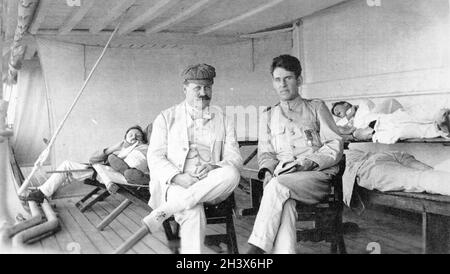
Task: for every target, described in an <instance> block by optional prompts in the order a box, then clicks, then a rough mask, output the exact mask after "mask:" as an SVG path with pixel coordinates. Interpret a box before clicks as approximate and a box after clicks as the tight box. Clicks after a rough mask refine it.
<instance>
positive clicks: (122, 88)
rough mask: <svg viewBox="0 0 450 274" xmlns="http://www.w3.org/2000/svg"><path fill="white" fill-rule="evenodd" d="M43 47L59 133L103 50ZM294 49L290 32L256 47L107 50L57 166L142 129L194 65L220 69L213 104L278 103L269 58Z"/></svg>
mask: <svg viewBox="0 0 450 274" xmlns="http://www.w3.org/2000/svg"><path fill="white" fill-rule="evenodd" d="M38 45H39V56H40V59H41V64H42V66H43V71H44V77H45V79H46V82H47V86H48V89H49V96H50V99H51V100H50V101H51V109H52V111H51V112H52V116H53V117H52V121H53V125H54V126H53V129H55V128H56V126H57V125H58V124H59V122H60V121H61V120H62V118H63V117H64V115H65V113H66V111H67V109H68V108H69V106H70V104H71V103H72V101H73V100H74V98H75V96H76V93H77V92H78V91H79V89H80V87H81V85H82V83H83V81H84V79H85V77H86V76H87V75H88V73H89V71H90V69H91V68H92V66H93V64H94V63H95V61H96V59H97V58H98V56H99V55H100V52H101V48H97V47H85V46H82V45H73V44H65V43H61V42H56V41H49V40H38ZM291 45H292V42H291V38H290V34H281V35H276V36H273V37H268V38H265V39H259V40H255V41H254V44H253V47H252V43H251V42H250V41H249V42H244V43H238V44H231V45H225V46H218V47H186V48H183V49H179V48H176V49H159V50H158V49H157V50H138V49H117V48H116V49H108V51H107V53H106V55H105V56H104V58H103V60H102V61H101V63H100V65H99V66H98V68H97V71H96V72H95V74H94V75H93V77H92V78H91V80H90V83H89V84H88V86H87V87H86V89H85V91H84V94H83V96H82V97H81V99H80V101H79V103H78V105H77V106H76V107H75V109H74V111H73V113H72V114H71V115H70V117H69V119H68V120H67V122H66V124H65V126H64V127H63V130H62V131H61V133H60V136H59V137H58V141H57V142H56V143H55V150H54V152H55V155H54V161H53V163H54V164H59V163H60V162H61V161H63V160H65V159H71V160H75V161H82V162H83V161H87V160H88V158H89V155H90V153H92V152H93V151H94V150H96V149H98V148H101V147H103V146H105V145H109V144H112V143H115V142H117V141H118V140H120V139H121V138H122V137H123V132H124V130H125V129H126V128H127V127H129V126H131V125H134V124H139V125H141V126H143V127H145V126H146V125H147V124H148V123H149V122H151V121H153V119H154V118H155V117H156V115H157V114H158V113H159V112H160V111H161V110H163V109H165V108H167V107H169V106H171V105H173V104H175V103H178V102H181V101H182V100H183V99H184V96H183V93H182V79H181V76H180V74H181V72H182V71H183V69H184V68H185V67H186V66H187V65H189V64H193V63H199V62H205V63H208V64H211V65H213V66H215V67H216V70H217V77H216V79H215V84H214V87H213V90H214V93H213V101H214V103H215V104H217V105H219V106H222V107H223V108H224V110H225V109H226V106H235V105H242V106H245V107H247V106H249V105H255V107H258V106H260V105H263V106H266V105H270V104H273V103H274V102H275V101H276V97H275V96H274V94H273V92H272V89H271V80H270V73H269V65H270V61H271V59H272V58H273V57H274V56H276V55H279V54H283V53H290V51H291ZM252 48H253V50H252ZM252 51H253V52H252ZM252 56H253V58H252Z"/></svg>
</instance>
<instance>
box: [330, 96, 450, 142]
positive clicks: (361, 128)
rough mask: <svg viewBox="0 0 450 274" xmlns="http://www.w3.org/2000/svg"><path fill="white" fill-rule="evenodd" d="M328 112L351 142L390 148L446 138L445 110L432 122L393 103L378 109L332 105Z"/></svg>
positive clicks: (385, 102) (364, 106) (387, 103)
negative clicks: (400, 142)
mask: <svg viewBox="0 0 450 274" xmlns="http://www.w3.org/2000/svg"><path fill="white" fill-rule="evenodd" d="M369 102H370V101H369ZM372 104H373V103H372ZM331 112H332V114H333V115H335V116H337V117H339V118H341V120H339V121H337V125H338V126H339V127H340V132H341V134H343V135H347V136H348V135H350V134H351V137H352V138H351V139H356V140H372V141H373V142H378V143H385V144H393V143H395V142H397V141H398V140H403V139H409V138H435V137H450V135H449V130H448V129H449V126H450V124H449V118H448V117H449V113H450V110H449V109H442V110H440V111H439V112H438V113H437V115H436V117H435V119H434V120H427V119H423V118H419V117H415V115H413V114H412V113H410V112H408V111H406V110H404V109H403V107H402V106H401V104H400V103H398V101H397V100H395V99H391V100H387V101H384V102H382V103H381V104H380V105H378V106H375V105H370V104H362V105H358V106H354V105H352V104H350V103H348V102H345V101H341V102H336V103H334V104H333V107H332V109H331ZM343 121H344V124H343ZM346 121H347V123H345V122H346ZM347 139H348V138H347Z"/></svg>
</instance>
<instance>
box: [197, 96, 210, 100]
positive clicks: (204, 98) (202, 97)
mask: <svg viewBox="0 0 450 274" xmlns="http://www.w3.org/2000/svg"><path fill="white" fill-rule="evenodd" d="M197 99H202V100H211V97H209V96H208V95H203V96H197Z"/></svg>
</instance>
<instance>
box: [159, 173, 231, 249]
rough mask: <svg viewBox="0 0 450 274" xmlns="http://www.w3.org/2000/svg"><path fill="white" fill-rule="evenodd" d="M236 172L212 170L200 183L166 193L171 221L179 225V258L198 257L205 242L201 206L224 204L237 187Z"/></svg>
mask: <svg viewBox="0 0 450 274" xmlns="http://www.w3.org/2000/svg"><path fill="white" fill-rule="evenodd" d="M239 179H240V174H239V171H238V170H237V169H236V168H235V167H232V166H226V167H221V168H217V169H214V170H212V171H210V172H209V173H208V176H207V177H206V178H204V179H203V180H200V181H198V182H197V183H195V184H194V185H192V186H190V187H189V188H183V187H181V186H177V185H172V186H170V187H169V189H168V190H167V203H166V204H165V205H163V206H162V207H165V208H168V207H171V206H172V208H171V210H173V211H174V213H173V215H174V217H175V221H176V222H177V223H179V224H180V235H179V236H180V238H181V250H180V252H181V253H183V254H187V253H195V254H199V253H201V252H202V249H203V242H204V239H205V227H206V217H205V212H204V208H203V203H209V204H217V203H220V202H222V201H224V200H225V199H226V198H227V197H228V196H230V194H231V193H233V191H234V189H235V188H236V187H237V185H238V183H239Z"/></svg>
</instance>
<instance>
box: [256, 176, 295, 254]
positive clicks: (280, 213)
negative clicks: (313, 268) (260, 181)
mask: <svg viewBox="0 0 450 274" xmlns="http://www.w3.org/2000/svg"><path fill="white" fill-rule="evenodd" d="M290 197H291V195H290V191H289V189H288V188H287V187H285V186H283V185H281V184H280V183H279V182H278V179H277V178H273V179H272V180H271V181H270V182H269V183H268V184H267V185H266V187H265V188H264V195H263V197H262V199H261V205H260V207H259V211H258V215H257V216H256V219H255V223H254V225H253V231H252V234H251V235H250V238H249V240H248V242H249V243H250V244H253V245H255V246H257V247H259V248H261V249H263V250H264V251H265V252H270V251H272V253H275V254H277V253H278V254H283V253H284V254H295V248H296V243H297V234H296V233H297V232H296V227H295V223H296V222H297V211H296V209H295V205H296V201H295V200H293V199H290Z"/></svg>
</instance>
